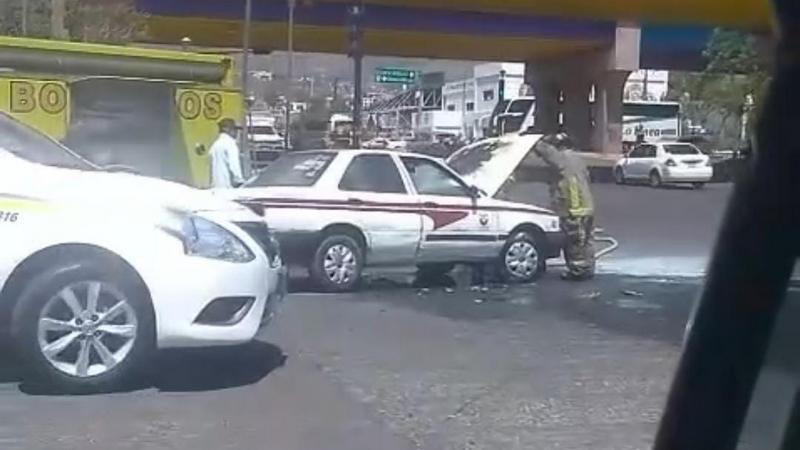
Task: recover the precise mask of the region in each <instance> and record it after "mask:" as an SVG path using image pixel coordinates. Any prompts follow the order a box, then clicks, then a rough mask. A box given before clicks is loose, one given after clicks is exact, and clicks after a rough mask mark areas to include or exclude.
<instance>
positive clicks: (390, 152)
mask: <svg viewBox="0 0 800 450" xmlns="http://www.w3.org/2000/svg"><path fill="white" fill-rule="evenodd" d="M304 153H335V154H353V155H397V154H398V152H396V151H393V150H378V149H370V148H342V149H337V148H321V149H319V150H302V151H299V152H290V153H288V154H289V155H302V154H304ZM403 156H412V157H414V158H423V159H430V160H433V161H436V158H432V157H430V156H428V155H423V154H420V153H403Z"/></svg>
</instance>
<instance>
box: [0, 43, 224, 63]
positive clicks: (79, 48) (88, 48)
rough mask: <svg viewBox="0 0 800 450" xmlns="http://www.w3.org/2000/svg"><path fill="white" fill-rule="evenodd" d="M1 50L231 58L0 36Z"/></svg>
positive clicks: (200, 60) (172, 58)
mask: <svg viewBox="0 0 800 450" xmlns="http://www.w3.org/2000/svg"><path fill="white" fill-rule="evenodd" d="M0 48H14V49H17V48H18V49H28V50H50V51H56V52H60V53H65V54H68V53H78V54H86V55H105V56H114V57H120V56H129V57H133V58H142V59H160V60H167V61H186V62H198V63H210V64H228V60H229V58H228V57H227V56H222V55H206V54H200V53H192V52H183V51H176V50H164V49H154V48H143V47H128V46H123V45H107V44H87V43H83V42H69V41H59V40H51V39H32V38H18V37H10V36H0Z"/></svg>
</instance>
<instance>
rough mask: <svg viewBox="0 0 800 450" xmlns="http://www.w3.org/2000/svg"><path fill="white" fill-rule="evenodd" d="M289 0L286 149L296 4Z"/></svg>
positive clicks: (285, 145)
mask: <svg viewBox="0 0 800 450" xmlns="http://www.w3.org/2000/svg"><path fill="white" fill-rule="evenodd" d="M288 1H289V31H288V36H287V37H286V42H287V46H286V47H287V48H286V51H287V62H286V83H287V89H286V111H285V113H286V116H285V121H286V129H285V130H283V146H284V148H285V149H286V150H289V145H290V144H291V142H290V140H289V132H290V130H291V124H292V84H293V83H292V80H293V79H294V7H295V6H296V3H297V0H288Z"/></svg>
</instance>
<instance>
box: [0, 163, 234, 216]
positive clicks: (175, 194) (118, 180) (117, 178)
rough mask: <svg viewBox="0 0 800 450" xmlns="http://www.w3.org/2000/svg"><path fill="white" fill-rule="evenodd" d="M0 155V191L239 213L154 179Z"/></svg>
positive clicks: (105, 205)
mask: <svg viewBox="0 0 800 450" xmlns="http://www.w3.org/2000/svg"><path fill="white" fill-rule="evenodd" d="M3 155H4V153H3V152H0V166H3V167H2V169H3V170H2V173H3V179H2V180H0V192H8V193H12V194H18V195H25V196H30V197H33V198H40V199H46V200H52V201H58V202H66V203H78V204H81V205H87V206H88V205H91V206H92V207H102V208H116V207H121V208H126V209H140V210H141V209H151V208H158V207H163V208H168V209H172V210H177V211H184V212H201V211H227V210H230V211H234V210H238V209H242V207H241V206H239V205H237V204H235V203H231V202H228V201H225V200H223V199H221V198H218V197H215V196H213V195H211V193H210V192H207V191H203V190H200V189H195V188H192V187H189V186H186V185H183V184H179V183H174V182H170V181H165V180H160V179H157V178H150V177H145V176H140V175H133V174H127V173H110V172H102V171H83V170H74V169H64V168H59V167H51V166H45V165H41V164H35V163H30V162H27V161H24V160H21V159H18V158H16V157H13V156H11V157H9V156H3ZM6 155H7V154H6ZM34 181H35V182H34Z"/></svg>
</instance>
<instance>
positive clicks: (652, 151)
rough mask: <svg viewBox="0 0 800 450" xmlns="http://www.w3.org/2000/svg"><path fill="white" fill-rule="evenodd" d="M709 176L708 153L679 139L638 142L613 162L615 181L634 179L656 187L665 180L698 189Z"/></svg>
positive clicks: (710, 169)
mask: <svg viewBox="0 0 800 450" xmlns="http://www.w3.org/2000/svg"><path fill="white" fill-rule="evenodd" d="M713 175H714V170H713V168H712V166H711V159H710V158H709V157H708V155H704V154H703V153H702V152H701V151H700V150H698V149H697V147H695V146H694V145H692V144H688V143H683V142H659V143H644V144H639V145H637V146H636V147H634V149H633V150H631V151H630V152H628V153H626V154H625V155H624V156H623V157H622V158H620V159H619V160H618V161H617V162H616V164H615V165H614V180H615V181H616V182H617V184H625V183H628V182H637V181H638V182H647V183H649V184H650V186H652V187H659V186H661V185H662V184H667V183H690V184H692V185H693V186H694V187H695V188H702V187H703V186H704V185H705V184H706V183H708V182H709V181H711V178H712V176H713Z"/></svg>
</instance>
